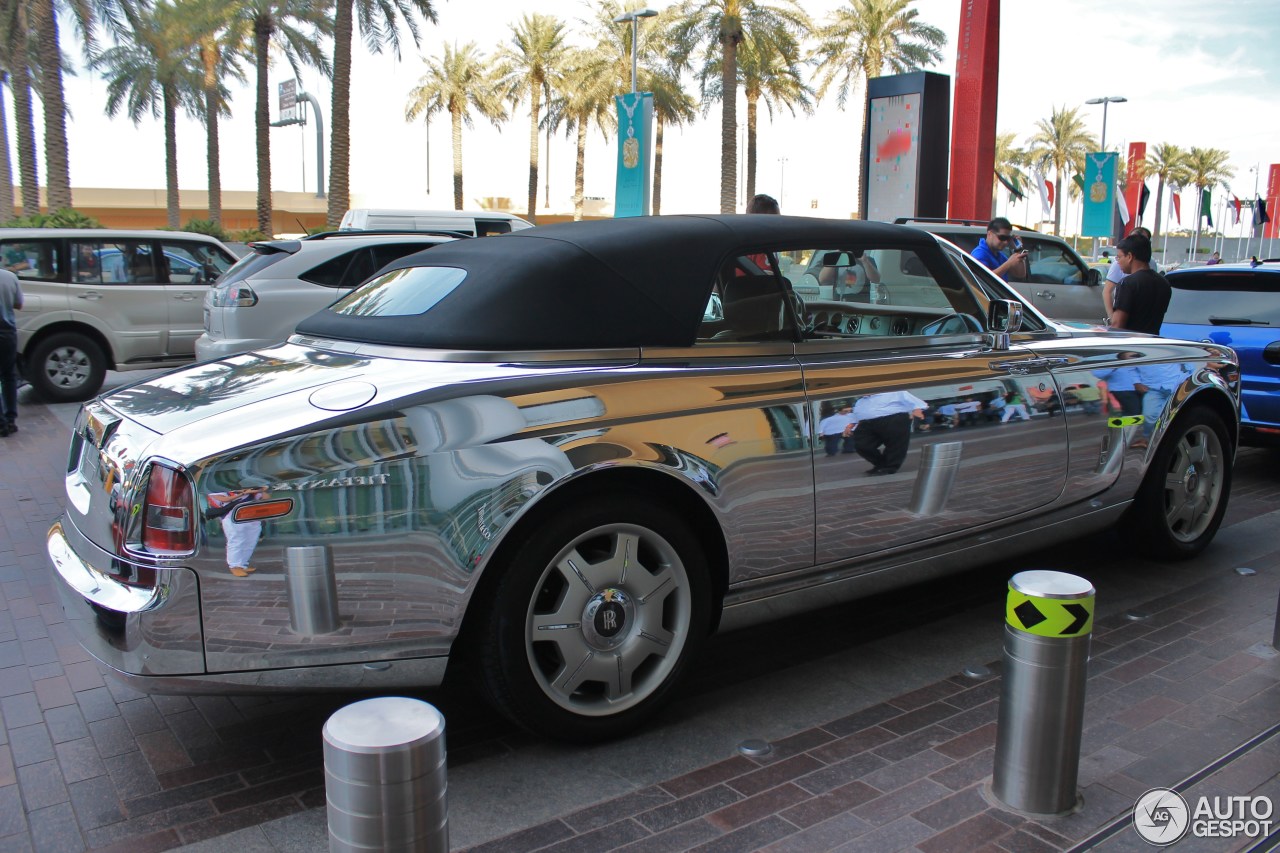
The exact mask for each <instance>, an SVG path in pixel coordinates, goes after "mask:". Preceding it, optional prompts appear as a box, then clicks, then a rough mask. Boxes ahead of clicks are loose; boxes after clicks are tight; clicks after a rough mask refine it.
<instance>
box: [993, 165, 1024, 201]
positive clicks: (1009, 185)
mask: <svg viewBox="0 0 1280 853" xmlns="http://www.w3.org/2000/svg"><path fill="white" fill-rule="evenodd" d="M996 177H997V178H998V179H999V180H1000V183H1002V184H1004V188H1005V189H1007V190H1008V191H1009V196H1010V198H1011V200H1013V201H1022V199H1023V198H1024V197H1025V196H1024V195H1023V193H1022V187H1021V186H1020V185H1019V184H1018V176H1017V175H1010V176H1009V177H1007V178H1006V177H1005V176H1004V175H1002V174H1000V173H999V172H996Z"/></svg>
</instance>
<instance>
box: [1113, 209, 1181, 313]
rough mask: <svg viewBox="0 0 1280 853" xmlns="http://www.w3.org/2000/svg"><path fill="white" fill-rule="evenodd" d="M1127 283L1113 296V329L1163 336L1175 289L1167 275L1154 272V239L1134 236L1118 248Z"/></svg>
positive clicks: (1121, 283) (1117, 255)
mask: <svg viewBox="0 0 1280 853" xmlns="http://www.w3.org/2000/svg"><path fill="white" fill-rule="evenodd" d="M1116 260H1117V262H1118V263H1119V264H1120V268H1121V269H1122V270H1124V273H1125V276H1124V280H1123V281H1122V282H1120V284H1119V285H1118V286H1117V287H1116V289H1115V292H1114V293H1113V295H1112V304H1111V328H1113V329H1124V330H1126V331H1130V332H1143V333H1145V334H1148V335H1158V334H1160V324H1162V323H1163V322H1164V314H1165V311H1167V310H1169V298H1170V297H1171V296H1172V294H1173V290H1172V289H1171V288H1170V287H1169V282H1167V281H1166V280H1165V278H1164V276H1162V275H1160V273H1158V272H1156V271H1155V270H1153V269H1151V267H1150V262H1151V240H1150V239H1148V238H1147V237H1144V236H1142V235H1141V234H1130V235H1129V236H1128V237H1125V238H1124V239H1123V240H1121V241H1120V245H1119V246H1117V247H1116Z"/></svg>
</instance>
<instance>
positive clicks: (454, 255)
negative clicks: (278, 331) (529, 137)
mask: <svg viewBox="0 0 1280 853" xmlns="http://www.w3.org/2000/svg"><path fill="white" fill-rule="evenodd" d="M867 243H872V244H879V245H885V244H891V245H894V246H899V247H913V246H914V247H922V246H927V245H932V244H933V240H932V238H931V237H929V235H927V234H925V233H924V232H921V231H919V230H916V229H913V228H906V227H903V226H898V225H885V224H882V223H877V222H857V221H842V220H832V219H807V218H803V217H795V216H763V215H738V216H651V217H638V218H629V219H606V220H597V221H592V222H565V223H560V224H556V225H547V226H542V227H538V228H529V229H525V230H523V231H517V232H514V233H511V234H503V235H501V236H497V237H485V238H483V239H476V240H459V241H456V242H452V243H445V244H443V245H440V246H435V247H433V248H431V249H428V250H425V251H422V252H418V253H416V254H413V255H409V256H407V257H405V258H403V259H401V260H399V261H397V262H396V263H394V264H392V265H390V266H388V267H387V268H386V269H385V270H384V272H387V271H390V270H394V269H403V268H408V267H424V266H427V267H454V268H457V269H461V270H465V271H466V273H467V277H466V279H465V280H464V281H463V282H462V284H461V285H459V286H458V287H457V288H456V289H455V290H454V291H453V292H452V293H450V294H449V295H447V296H446V297H444V298H443V299H442V300H440V301H439V302H438V303H436V304H435V305H434V306H432V307H431V308H430V309H429V310H427V311H425V312H423V313H421V314H417V315H410V316H387V317H372V316H354V315H348V314H338V313H335V312H333V311H330V310H328V309H325V310H323V311H320V312H318V313H316V314H314V315H312V316H311V317H308V318H307V319H306V320H304V321H302V322H301V323H299V324H298V327H297V331H298V332H299V333H300V334H304V335H311V336H315V337H321V338H332V339H337V340H344V341H358V342H362V343H377V344H394V345H399V346H410V347H427V348H433V349H452V350H482V351H501V350H542V349H599V348H610V347H644V346H650V347H652V346H672V347H680V346H689V345H691V344H692V343H693V341H694V338H695V337H696V335H697V330H698V324H699V323H700V322H701V321H702V315H703V310H704V308H705V307H706V304H707V299H708V298H709V296H710V293H711V287H712V285H713V284H714V283H715V277H716V273H717V272H718V271H719V269H720V268H721V265H722V264H723V263H724V262H725V260H726V259H728V258H730V257H735V256H737V255H739V254H741V253H742V252H744V251H760V250H761V249H784V248H787V247H791V248H801V247H808V248H814V247H817V246H841V245H856V244H867Z"/></svg>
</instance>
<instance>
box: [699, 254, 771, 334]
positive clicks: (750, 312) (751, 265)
mask: <svg viewBox="0 0 1280 853" xmlns="http://www.w3.org/2000/svg"><path fill="white" fill-rule="evenodd" d="M776 265H777V261H776V255H774V254H773V253H770V252H751V253H747V254H743V255H741V256H739V257H737V258H733V259H731V260H729V261H728V262H726V263H725V265H724V267H723V269H722V270H721V271H720V275H719V276H718V277H717V280H716V285H715V288H714V290H713V292H712V294H711V297H710V299H709V300H708V302H707V307H706V309H705V310H704V312H703V320H702V325H701V326H700V327H699V330H698V340H697V342H698V343H699V344H716V343H742V342H748V341H751V342H759V341H793V340H795V321H794V315H795V312H794V311H793V310H792V308H791V306H790V303H789V300H788V294H787V291H785V290H784V287H783V279H782V278H780V277H779V276H778V275H776V274H774V273H773V270H774V269H776Z"/></svg>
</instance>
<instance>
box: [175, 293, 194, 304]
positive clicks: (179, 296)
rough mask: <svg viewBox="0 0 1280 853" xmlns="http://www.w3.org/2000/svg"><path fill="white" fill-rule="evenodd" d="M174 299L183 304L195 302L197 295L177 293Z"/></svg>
mask: <svg viewBox="0 0 1280 853" xmlns="http://www.w3.org/2000/svg"><path fill="white" fill-rule="evenodd" d="M173 298H174V299H181V300H182V301H183V302H192V301H194V300H195V298H196V296H195V294H194V293H185V292H184V293H177V294H174V297H173Z"/></svg>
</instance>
